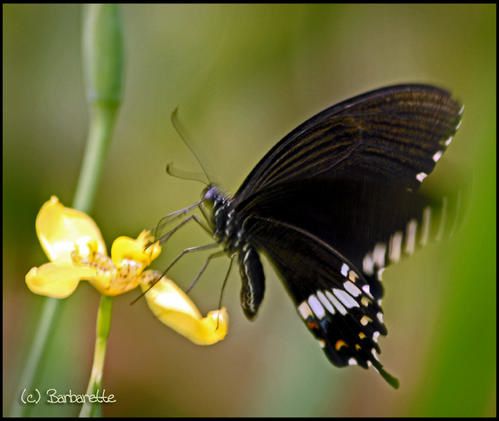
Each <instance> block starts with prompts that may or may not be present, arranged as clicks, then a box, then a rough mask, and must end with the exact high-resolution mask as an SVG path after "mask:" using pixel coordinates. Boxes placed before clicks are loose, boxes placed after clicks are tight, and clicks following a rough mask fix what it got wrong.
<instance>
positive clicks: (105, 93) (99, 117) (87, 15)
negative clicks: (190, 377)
mask: <svg viewBox="0 0 499 421" xmlns="http://www.w3.org/2000/svg"><path fill="white" fill-rule="evenodd" d="M83 65H84V70H85V80H86V91H87V100H88V104H89V109H90V127H89V133H88V139H87V146H86V150H85V156H84V158H83V164H82V168H81V171H80V177H79V180H78V186H77V188H76V192H75V198H74V201H73V208H76V209H79V210H81V211H83V212H86V213H89V212H90V211H91V210H92V208H93V205H94V201H95V196H96V192H97V186H98V184H99V180H100V177H101V174H102V168H103V165H104V160H105V157H106V152H107V150H108V147H109V144H110V142H111V134H112V130H113V127H114V123H115V119H116V113H117V110H118V108H119V105H120V102H121V96H122V87H123V34H122V21H121V15H120V9H119V6H118V5H115V4H91V5H85V6H84V25H83ZM60 309H61V301H60V300H57V299H54V298H46V299H45V302H44V304H43V311H42V314H41V317H40V319H39V322H38V326H37V327H36V329H35V332H36V334H35V338H34V341H33V345H32V346H31V348H30V349H29V354H28V357H27V362H26V365H25V366H24V368H23V372H22V374H21V376H20V383H19V386H18V388H17V389H16V395H15V399H14V402H13V404H12V408H11V416H18V417H20V416H23V415H25V414H26V411H27V408H28V407H27V406H26V405H23V404H22V402H21V401H20V396H21V393H22V390H23V389H24V388H26V389H27V390H28V391H31V390H33V388H34V382H35V381H36V375H37V373H38V371H39V370H40V362H41V361H42V359H43V354H44V352H45V349H46V346H47V339H48V338H49V337H50V336H51V331H52V329H53V325H54V321H55V320H57V318H58V314H59V313H60ZM104 349H105V348H104Z"/></svg>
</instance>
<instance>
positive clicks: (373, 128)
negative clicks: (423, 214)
mask: <svg viewBox="0 0 499 421" xmlns="http://www.w3.org/2000/svg"><path fill="white" fill-rule="evenodd" d="M462 110H463V108H462V107H461V105H460V104H459V103H458V102H457V101H455V100H454V99H453V98H452V97H451V95H450V93H449V92H448V91H446V90H444V89H440V88H437V87H433V86H429V85H418V84H412V85H396V86H391V87H386V88H381V89H377V90H375V91H371V92H368V93H366V94H363V95H360V96H356V97H354V98H351V99H348V100H346V101H344V102H341V103H339V104H337V105H334V106H332V107H330V108H327V109H326V110H324V111H322V112H320V113H319V114H317V115H315V116H314V117H312V118H310V119H309V120H307V121H305V122H304V123H303V124H301V125H300V126H298V127H297V128H296V129H295V130H293V131H292V132H291V133H289V134H288V135H287V136H285V137H284V138H283V139H282V140H281V141H280V142H278V143H277V144H276V145H275V146H274V147H273V148H272V149H271V150H270V151H269V152H268V153H267V154H266V155H265V156H264V157H263V158H262V159H261V160H260V162H259V163H258V164H257V165H256V166H255V168H254V169H253V171H251V173H250V174H249V175H248V177H247V178H246V179H245V181H244V182H243V184H242V185H241V187H240V188H239V190H238V191H237V193H236V195H235V201H236V203H242V202H243V201H245V200H246V199H248V198H249V197H250V196H251V195H253V194H257V193H258V192H259V191H261V190H263V189H265V188H269V187H272V186H275V185H277V184H280V183H285V182H293V181H297V180H303V179H310V178H315V177H319V176H320V177H322V178H328V179H333V178H338V177H339V178H341V177H345V176H347V177H349V178H356V177H361V178H363V177H365V176H366V175H368V176H369V177H370V178H372V179H376V180H384V181H388V182H389V183H392V184H393V183H397V184H399V185H402V186H404V187H407V188H412V189H416V188H417V187H418V186H419V184H420V182H421V181H422V180H423V179H424V178H425V177H426V176H427V175H428V174H429V173H430V172H431V171H432V170H433V168H434V166H435V163H436V162H437V161H438V160H439V159H440V157H441V156H442V154H443V152H444V151H445V149H446V148H447V146H448V145H449V144H450V142H451V140H452V136H453V135H454V134H455V131H456V129H457V127H458V126H459V123H460V119H461V114H462Z"/></svg>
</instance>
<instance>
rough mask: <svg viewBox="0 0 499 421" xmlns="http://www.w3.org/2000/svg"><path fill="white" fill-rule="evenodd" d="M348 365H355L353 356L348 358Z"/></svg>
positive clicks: (355, 361)
mask: <svg viewBox="0 0 499 421" xmlns="http://www.w3.org/2000/svg"><path fill="white" fill-rule="evenodd" d="M348 365H357V360H356V359H355V358H350V359H349V360H348Z"/></svg>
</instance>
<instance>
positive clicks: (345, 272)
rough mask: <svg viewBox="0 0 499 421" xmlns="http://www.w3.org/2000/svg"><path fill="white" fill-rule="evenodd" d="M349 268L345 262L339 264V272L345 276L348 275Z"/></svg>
mask: <svg viewBox="0 0 499 421" xmlns="http://www.w3.org/2000/svg"><path fill="white" fill-rule="evenodd" d="M349 270H350V268H349V267H348V265H347V264H346V263H343V264H342V265H341V274H342V275H343V276H344V277H345V278H346V277H347V275H348V271H349Z"/></svg>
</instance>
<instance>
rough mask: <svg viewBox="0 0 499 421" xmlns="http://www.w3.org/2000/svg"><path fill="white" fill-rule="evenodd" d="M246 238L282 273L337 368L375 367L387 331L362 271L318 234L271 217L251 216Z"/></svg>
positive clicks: (311, 328) (310, 326)
mask: <svg viewBox="0 0 499 421" xmlns="http://www.w3.org/2000/svg"><path fill="white" fill-rule="evenodd" d="M245 229H246V232H247V235H248V238H249V239H250V241H251V242H252V244H255V246H256V247H257V248H258V250H260V251H263V252H264V253H265V254H266V255H267V256H268V257H269V259H270V262H271V263H272V264H273V265H274V267H275V269H276V271H277V272H278V273H279V275H280V277H281V279H282V281H283V283H284V285H285V287H286V289H287V290H288V292H289V294H290V296H291V297H292V299H293V301H294V303H295V305H296V308H297V311H298V313H299V315H300V317H301V318H302V319H303V321H304V322H305V324H306V326H307V327H308V329H309V330H310V331H311V332H312V334H313V335H314V336H315V338H316V339H317V340H318V341H319V344H320V345H321V347H322V348H323V350H324V352H325V353H326V355H327V357H328V359H329V360H330V361H331V362H332V363H333V364H334V365H336V366H338V367H343V366H346V365H354V364H358V365H360V366H362V367H364V368H367V367H368V366H371V365H372V366H374V367H375V368H377V369H378V370H379V371H380V373H382V375H383V376H384V377H385V379H387V380H388V381H389V382H391V381H392V380H393V378H392V377H390V376H389V375H388V374H387V373H386V372H385V371H384V370H383V368H382V366H381V364H380V363H379V360H378V358H377V354H378V353H379V352H380V349H379V346H378V344H377V340H378V338H379V336H380V335H386V333H387V331H386V328H385V325H384V322H383V312H382V309H381V307H380V305H379V304H378V302H377V300H376V299H375V298H374V296H373V295H372V294H371V291H370V287H369V284H368V283H367V281H366V280H365V278H364V276H363V275H362V273H361V272H360V271H359V270H358V269H357V268H355V266H354V265H353V264H352V263H351V262H350V261H349V260H348V259H347V258H346V257H344V256H343V255H341V254H340V253H338V252H337V251H336V250H334V248H332V247H331V246H329V245H328V244H326V243H325V242H323V241H321V240H320V239H319V238H318V237H315V236H314V235H312V234H310V233H308V232H307V231H304V230H302V229H300V228H298V227H296V226H293V225H290V224H287V223H284V222H281V221H277V220H274V219H271V218H260V217H253V218H250V219H248V220H247V222H246V224H245Z"/></svg>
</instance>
